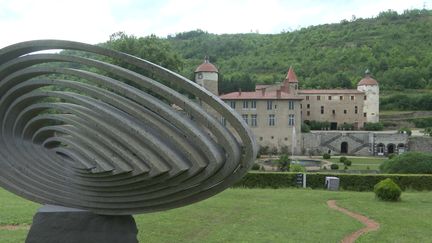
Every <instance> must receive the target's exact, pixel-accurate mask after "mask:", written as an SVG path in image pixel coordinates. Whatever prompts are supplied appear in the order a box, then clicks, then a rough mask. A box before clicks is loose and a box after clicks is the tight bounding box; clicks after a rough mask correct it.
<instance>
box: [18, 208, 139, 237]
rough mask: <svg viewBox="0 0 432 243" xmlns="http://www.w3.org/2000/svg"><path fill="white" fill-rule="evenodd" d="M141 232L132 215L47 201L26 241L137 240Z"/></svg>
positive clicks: (37, 215)
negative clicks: (107, 213) (91, 210)
mask: <svg viewBox="0 0 432 243" xmlns="http://www.w3.org/2000/svg"><path fill="white" fill-rule="evenodd" d="M137 233H138V229H137V227H136V224H135V220H134V218H133V217H132V216H131V215H125V216H123V215H122V216H110V215H98V214H94V213H91V212H89V211H85V210H79V209H74V208H65V207H60V206H53V205H46V206H43V207H42V208H40V209H39V210H38V212H37V213H36V215H35V216H34V217H33V224H32V226H31V228H30V232H29V233H28V235H27V239H26V243H78V242H79V243H94V242H104V243H132V242H133V243H137V242H138V240H137V238H136V236H137Z"/></svg>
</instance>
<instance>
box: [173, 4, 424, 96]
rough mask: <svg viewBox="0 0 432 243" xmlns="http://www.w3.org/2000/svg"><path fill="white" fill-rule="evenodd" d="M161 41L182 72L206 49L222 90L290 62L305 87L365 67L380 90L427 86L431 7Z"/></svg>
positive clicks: (267, 77)
mask: <svg viewBox="0 0 432 243" xmlns="http://www.w3.org/2000/svg"><path fill="white" fill-rule="evenodd" d="M165 40H166V41H168V42H169V43H170V45H171V47H172V48H173V50H174V51H176V52H178V53H179V54H180V56H181V57H183V59H184V65H183V69H182V70H181V73H182V74H183V75H185V76H187V77H193V76H192V75H193V71H194V69H195V68H196V66H197V65H199V64H200V63H201V62H202V60H203V58H204V56H205V55H209V56H210V60H211V62H212V63H214V64H215V65H216V66H217V67H218V68H219V70H220V73H221V74H222V77H221V78H222V85H221V88H222V91H225V92H228V91H231V90H232V89H236V88H238V87H239V86H243V87H242V88H243V89H244V90H246V89H249V88H250V87H253V85H252V86H251V85H250V84H251V83H274V82H279V81H281V80H283V78H284V76H285V75H286V72H287V70H288V68H289V66H291V65H292V66H293V67H294V69H295V70H296V73H297V76H298V78H299V80H300V84H301V86H303V87H304V88H335V87H347V88H349V87H355V84H356V83H357V82H358V81H359V80H360V79H361V78H362V76H363V74H364V71H365V70H366V69H367V68H369V69H370V70H371V72H372V73H373V75H374V77H375V78H376V79H377V80H378V81H379V82H380V85H381V86H380V87H381V88H382V89H383V90H403V89H431V88H432V11H431V10H407V11H405V12H404V13H403V14H398V13H397V12H394V11H391V10H389V11H386V12H382V13H380V14H379V15H378V16H377V17H375V18H369V19H355V20H352V21H346V20H343V21H341V22H340V23H338V24H325V25H319V26H312V27H308V28H302V29H300V30H296V31H292V32H284V33H280V34H257V33H250V34H224V35H216V34H211V33H207V32H205V31H202V30H196V31H190V32H183V33H178V34H176V35H175V36H168V37H167V38H166V39H165ZM240 81H241V83H242V84H239V82H240Z"/></svg>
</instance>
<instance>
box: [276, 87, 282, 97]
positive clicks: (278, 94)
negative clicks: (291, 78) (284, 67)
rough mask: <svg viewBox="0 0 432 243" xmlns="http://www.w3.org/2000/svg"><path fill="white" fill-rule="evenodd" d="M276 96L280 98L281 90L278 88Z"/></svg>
mask: <svg viewBox="0 0 432 243" xmlns="http://www.w3.org/2000/svg"><path fill="white" fill-rule="evenodd" d="M276 97H277V98H278V99H280V98H281V90H280V89H278V90H276Z"/></svg>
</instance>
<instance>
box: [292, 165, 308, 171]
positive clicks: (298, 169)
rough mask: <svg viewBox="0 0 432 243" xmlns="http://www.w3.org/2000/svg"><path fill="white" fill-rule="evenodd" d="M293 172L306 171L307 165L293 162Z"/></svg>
mask: <svg viewBox="0 0 432 243" xmlns="http://www.w3.org/2000/svg"><path fill="white" fill-rule="evenodd" d="M290 171H291V172H306V169H305V167H303V166H301V165H299V164H292V165H291V167H290Z"/></svg>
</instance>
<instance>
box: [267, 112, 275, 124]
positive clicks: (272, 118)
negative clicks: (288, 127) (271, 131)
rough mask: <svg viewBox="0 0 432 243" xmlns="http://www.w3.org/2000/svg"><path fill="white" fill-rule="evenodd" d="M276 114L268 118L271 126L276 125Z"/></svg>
mask: <svg viewBox="0 0 432 243" xmlns="http://www.w3.org/2000/svg"><path fill="white" fill-rule="evenodd" d="M275 123H276V122H275V115H274V114H270V115H269V118H268V124H269V126H270V127H272V126H274V125H275Z"/></svg>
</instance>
